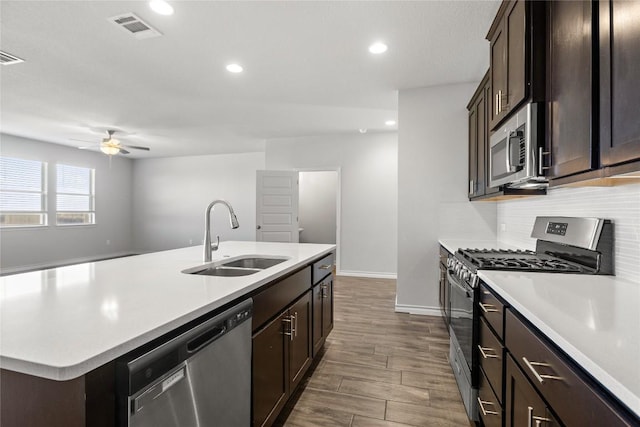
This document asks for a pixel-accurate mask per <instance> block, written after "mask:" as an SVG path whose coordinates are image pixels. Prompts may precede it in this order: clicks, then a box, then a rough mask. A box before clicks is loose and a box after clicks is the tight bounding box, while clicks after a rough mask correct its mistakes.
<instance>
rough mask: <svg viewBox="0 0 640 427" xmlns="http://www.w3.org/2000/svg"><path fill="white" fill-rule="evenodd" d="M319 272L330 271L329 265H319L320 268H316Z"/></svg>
mask: <svg viewBox="0 0 640 427" xmlns="http://www.w3.org/2000/svg"><path fill="white" fill-rule="evenodd" d="M318 268H319V269H320V270H330V269H331V264H324V265H321V266H320V267H318Z"/></svg>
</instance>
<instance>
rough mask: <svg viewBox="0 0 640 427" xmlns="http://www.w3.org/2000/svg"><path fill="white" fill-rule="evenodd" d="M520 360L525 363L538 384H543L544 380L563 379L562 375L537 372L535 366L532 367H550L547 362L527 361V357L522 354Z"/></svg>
mask: <svg viewBox="0 0 640 427" xmlns="http://www.w3.org/2000/svg"><path fill="white" fill-rule="evenodd" d="M522 361H523V362H524V364H525V365H527V368H529V370H530V371H531V372H532V373H533V375H534V376H535V377H536V379H537V380H538V382H539V383H540V384H544V380H558V381H562V380H563V378H562V377H558V376H556V375H544V374H539V373H538V371H536V368H534V366H543V367H545V368H548V367H551V365H549V364H548V363H543V362H529V361H528V360H527V358H526V357H524V356H523V357H522Z"/></svg>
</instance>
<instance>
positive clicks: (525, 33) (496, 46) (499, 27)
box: [487, 0, 544, 129]
mask: <svg viewBox="0 0 640 427" xmlns="http://www.w3.org/2000/svg"><path fill="white" fill-rule="evenodd" d="M540 24H542V26H540ZM487 39H488V40H489V42H490V66H491V68H490V72H489V76H490V77H489V85H490V86H491V97H490V99H489V100H488V102H487V105H488V107H489V128H490V129H494V128H495V127H496V126H497V125H498V124H499V123H500V122H501V121H502V120H503V119H505V118H507V117H508V116H509V113H510V112H511V111H515V110H516V108H517V107H518V105H519V104H521V103H522V102H523V101H524V100H525V99H528V98H529V97H533V98H534V100H536V99H535V98H539V97H541V96H543V94H542V93H541V90H542V89H543V87H544V85H543V83H544V68H543V66H544V4H543V2H537V1H525V0H515V1H504V2H503V3H502V5H501V6H500V9H499V10H498V13H497V15H496V18H495V20H494V21H493V24H492V25H491V28H490V29H489V34H487Z"/></svg>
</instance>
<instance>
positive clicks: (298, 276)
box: [252, 267, 311, 331]
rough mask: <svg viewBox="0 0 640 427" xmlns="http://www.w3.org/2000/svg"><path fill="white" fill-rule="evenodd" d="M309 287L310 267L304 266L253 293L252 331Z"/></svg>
mask: <svg viewBox="0 0 640 427" xmlns="http://www.w3.org/2000/svg"><path fill="white" fill-rule="evenodd" d="M309 289H311V267H306V268H304V269H303V270H300V271H298V272H297V273H294V274H293V275H291V276H289V277H287V278H286V279H283V280H281V281H279V282H277V283H275V284H273V285H271V286H270V287H269V288H267V289H265V290H264V291H262V292H260V293H258V294H256V295H254V296H253V318H252V329H253V331H255V330H256V329H258V328H259V327H260V326H262V325H263V324H264V323H265V322H266V321H267V320H269V319H271V318H272V317H273V316H275V315H276V314H278V313H280V312H281V311H282V310H284V309H285V307H287V306H288V305H289V304H291V303H292V302H293V301H294V300H295V299H296V298H298V297H299V296H300V295H302V294H303V293H305V292H306V291H307V290H309Z"/></svg>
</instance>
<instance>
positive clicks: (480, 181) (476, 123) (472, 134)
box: [467, 71, 498, 199]
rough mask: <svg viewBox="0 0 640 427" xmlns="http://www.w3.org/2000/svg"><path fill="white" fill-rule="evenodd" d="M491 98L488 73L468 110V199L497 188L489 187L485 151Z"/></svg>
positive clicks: (487, 140) (489, 192) (470, 102)
mask: <svg viewBox="0 0 640 427" xmlns="http://www.w3.org/2000/svg"><path fill="white" fill-rule="evenodd" d="M490 97H491V86H490V85H489V72H488V71H487V74H486V75H485V76H484V78H483V79H482V82H481V83H480V85H479V86H478V88H477V89H476V92H475V93H474V94H473V97H472V98H471V101H469V105H467V110H469V199H475V198H477V197H481V196H485V195H488V194H494V193H496V192H497V191H498V189H497V188H493V187H489V181H488V179H487V177H488V171H487V165H488V162H487V149H488V145H489V114H488V104H489V98H490Z"/></svg>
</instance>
